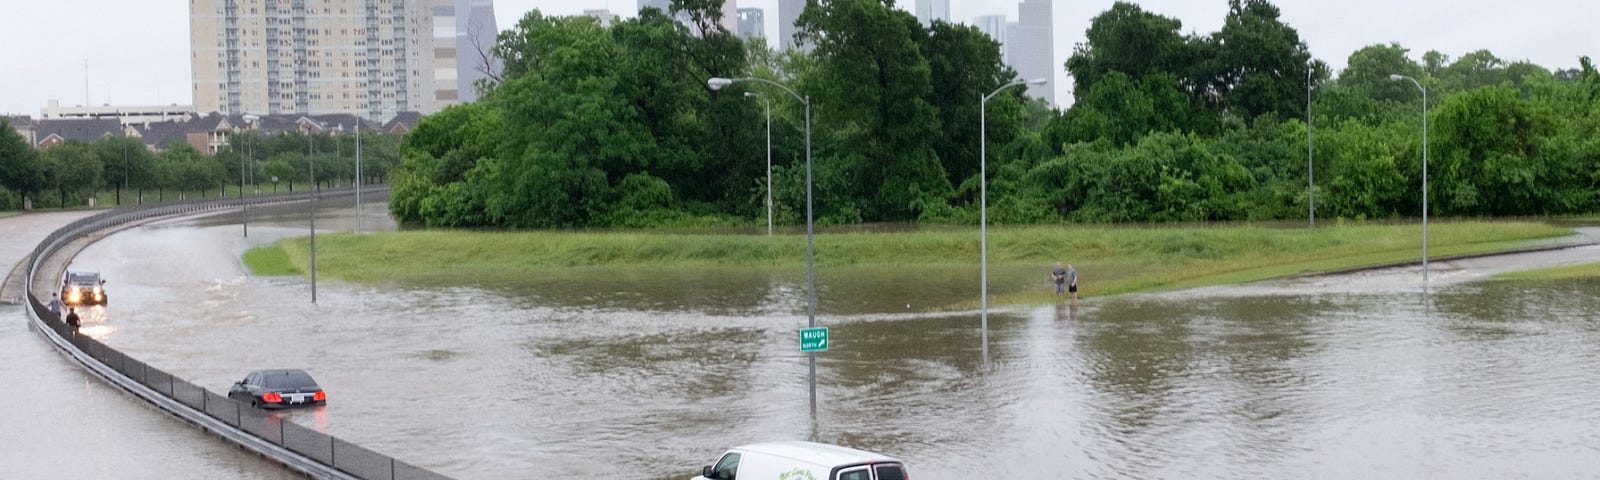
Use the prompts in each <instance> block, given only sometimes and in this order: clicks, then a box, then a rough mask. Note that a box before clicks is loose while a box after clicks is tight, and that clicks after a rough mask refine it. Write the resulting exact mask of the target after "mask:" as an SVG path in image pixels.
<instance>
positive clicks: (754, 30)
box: [739, 8, 767, 38]
mask: <svg viewBox="0 0 1600 480" xmlns="http://www.w3.org/2000/svg"><path fill="white" fill-rule="evenodd" d="M739 36H741V37H744V38H766V36H767V19H766V12H763V11H762V10H761V9H759V8H741V9H739Z"/></svg>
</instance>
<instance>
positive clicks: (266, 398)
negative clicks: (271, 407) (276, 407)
mask: <svg viewBox="0 0 1600 480" xmlns="http://www.w3.org/2000/svg"><path fill="white" fill-rule="evenodd" d="M261 401H263V402H270V403H283V395H278V394H276V393H268V394H266V395H262V396H261Z"/></svg>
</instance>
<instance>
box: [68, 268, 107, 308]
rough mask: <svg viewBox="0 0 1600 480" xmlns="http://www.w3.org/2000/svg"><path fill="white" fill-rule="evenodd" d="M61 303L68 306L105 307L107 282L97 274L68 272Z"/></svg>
mask: <svg viewBox="0 0 1600 480" xmlns="http://www.w3.org/2000/svg"><path fill="white" fill-rule="evenodd" d="M61 302H62V303H65V304H67V305H105V304H106V281H105V279H103V278H100V274H99V273H95V272H67V278H66V280H65V282H64V283H63V284H62V286H61Z"/></svg>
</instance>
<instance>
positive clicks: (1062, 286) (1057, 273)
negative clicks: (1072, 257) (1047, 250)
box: [1050, 262, 1067, 299]
mask: <svg viewBox="0 0 1600 480" xmlns="http://www.w3.org/2000/svg"><path fill="white" fill-rule="evenodd" d="M1050 281H1052V282H1055V284H1056V298H1058V299H1059V298H1061V294H1062V293H1063V292H1065V291H1066V285H1067V269H1065V268H1062V267H1061V262H1056V269H1055V270H1051V271H1050Z"/></svg>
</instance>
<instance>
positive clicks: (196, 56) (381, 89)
mask: <svg viewBox="0 0 1600 480" xmlns="http://www.w3.org/2000/svg"><path fill="white" fill-rule="evenodd" d="M454 3H455V0H190V1H189V29H190V42H191V46H192V51H191V60H190V61H191V63H192V66H193V72H194V92H193V93H194V109H195V110H197V111H200V112H220V113H222V114H227V115H239V114H245V113H251V114H257V115H273V114H308V115H321V114H333V113H349V114H357V115H361V116H363V117H366V118H369V119H374V120H384V119H388V118H392V117H394V116H395V115H396V114H398V113H399V112H407V111H415V112H421V113H424V114H426V113H432V112H435V111H438V110H439V109H440V108H443V106H444V105H446V104H450V103H454V101H455V100H456V98H453V97H454V96H455V95H456V93H455V91H456V90H457V89H456V88H455V86H454V85H448V86H445V85H437V83H438V82H452V81H453V80H454V79H455V78H456V75H454V72H453V69H454V67H455V65H454V63H455V62H454V46H453V45H449V46H448V47H449V53H450V58H449V59H448V61H447V62H437V61H436V55H437V54H438V53H437V52H436V49H435V43H437V42H438V41H439V39H441V38H449V37H453V35H454V32H438V33H439V34H436V32H435V29H436V28H437V27H438V26H439V25H440V24H441V23H439V22H436V21H435V18H434V14H435V11H436V7H447V6H453V5H454ZM441 10H443V9H441ZM452 20H453V19H452ZM440 34H442V35H440ZM441 47H445V45H441ZM435 63H442V64H440V65H435ZM436 66H437V67H439V68H444V69H450V70H452V71H451V72H441V71H439V70H438V69H436V68H435V67H436ZM441 96H445V97H446V98H440V97H441Z"/></svg>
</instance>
